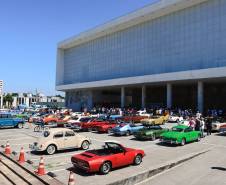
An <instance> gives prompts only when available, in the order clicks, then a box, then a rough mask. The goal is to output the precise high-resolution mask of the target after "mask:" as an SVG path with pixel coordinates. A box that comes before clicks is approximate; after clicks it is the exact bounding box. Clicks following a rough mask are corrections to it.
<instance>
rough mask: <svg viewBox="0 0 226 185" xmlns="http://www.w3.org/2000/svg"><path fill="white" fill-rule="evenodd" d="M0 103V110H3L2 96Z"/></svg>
mask: <svg viewBox="0 0 226 185" xmlns="http://www.w3.org/2000/svg"><path fill="white" fill-rule="evenodd" d="M0 98H1V101H0V108H1V109H2V108H3V95H0Z"/></svg>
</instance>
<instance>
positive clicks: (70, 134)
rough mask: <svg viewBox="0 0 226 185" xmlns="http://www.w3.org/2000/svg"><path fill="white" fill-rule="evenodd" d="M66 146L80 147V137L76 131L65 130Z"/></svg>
mask: <svg viewBox="0 0 226 185" xmlns="http://www.w3.org/2000/svg"><path fill="white" fill-rule="evenodd" d="M64 147H65V148H77V147H78V138H76V135H75V133H74V131H72V130H71V131H70V130H69V131H65V134H64Z"/></svg>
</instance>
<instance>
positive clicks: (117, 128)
mask: <svg viewBox="0 0 226 185" xmlns="http://www.w3.org/2000/svg"><path fill="white" fill-rule="evenodd" d="M122 128H123V127H115V128H113V129H112V131H121V129H122Z"/></svg>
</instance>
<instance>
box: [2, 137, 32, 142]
mask: <svg viewBox="0 0 226 185" xmlns="http://www.w3.org/2000/svg"><path fill="white" fill-rule="evenodd" d="M23 139H31V138H30V137H21V138H17V139H2V140H1V141H16V140H23Z"/></svg>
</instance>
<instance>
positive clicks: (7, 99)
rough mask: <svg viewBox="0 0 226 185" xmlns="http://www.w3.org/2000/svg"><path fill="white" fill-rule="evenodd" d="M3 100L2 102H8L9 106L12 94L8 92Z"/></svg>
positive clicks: (11, 101)
mask: <svg viewBox="0 0 226 185" xmlns="http://www.w3.org/2000/svg"><path fill="white" fill-rule="evenodd" d="M3 102H4V104H6V103H7V102H8V104H9V106H11V105H12V103H13V96H12V95H10V94H7V95H6V96H4V98H3Z"/></svg>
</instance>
